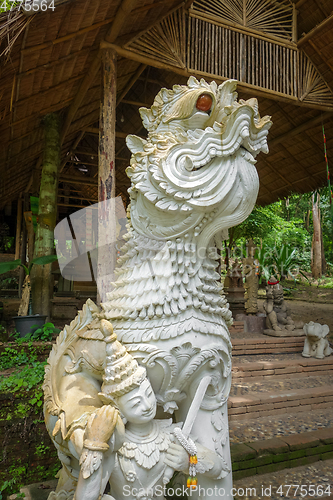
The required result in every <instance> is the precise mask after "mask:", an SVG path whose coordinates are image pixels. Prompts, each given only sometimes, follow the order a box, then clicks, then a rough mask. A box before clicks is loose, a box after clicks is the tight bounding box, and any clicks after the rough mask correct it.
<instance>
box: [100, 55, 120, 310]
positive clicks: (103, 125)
mask: <svg viewBox="0 0 333 500" xmlns="http://www.w3.org/2000/svg"><path fill="white" fill-rule="evenodd" d="M116 63H117V54H116V53H115V52H114V51H113V50H111V49H102V101H101V108H100V120H99V127H100V132H99V149H98V201H99V205H98V265H97V279H96V281H97V302H98V303H101V302H105V301H106V294H107V292H110V291H111V283H112V282H113V281H114V268H115V263H116V246H115V243H116V241H115V240H116V213H115V203H114V202H115V194H116V182H115V180H116V175H115V137H116V132H115V129H116V77H117V68H116ZM111 199H113V203H111V202H108V201H107V200H111ZM112 237H113V238H112ZM112 239H114V244H113V245H112V244H110V242H111V240H112Z"/></svg>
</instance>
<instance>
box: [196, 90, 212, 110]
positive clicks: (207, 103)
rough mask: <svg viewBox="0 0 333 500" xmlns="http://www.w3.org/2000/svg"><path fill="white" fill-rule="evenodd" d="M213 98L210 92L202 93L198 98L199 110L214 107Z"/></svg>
mask: <svg viewBox="0 0 333 500" xmlns="http://www.w3.org/2000/svg"><path fill="white" fill-rule="evenodd" d="M212 104H213V99H212V98H211V96H210V95H209V94H201V96H200V97H199V98H198V100H197V104H196V108H197V109H199V111H209V110H210V108H211V107H212Z"/></svg>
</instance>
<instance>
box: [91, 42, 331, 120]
mask: <svg viewBox="0 0 333 500" xmlns="http://www.w3.org/2000/svg"><path fill="white" fill-rule="evenodd" d="M107 47H109V48H110V49H114V50H115V51H116V52H117V53H118V54H119V55H121V56H123V57H126V58H127V59H131V60H132V61H138V62H142V63H144V64H147V66H152V67H154V68H160V69H164V70H167V71H169V72H170V71H172V72H173V73H176V74H178V75H182V76H186V77H190V76H191V75H195V76H196V77H197V78H200V77H203V78H207V79H208V80H215V81H216V82H224V81H226V80H228V79H229V78H227V77H223V76H220V75H214V74H212V73H205V72H204V71H197V70H196V71H194V70H191V71H189V70H187V69H182V68H179V67H177V66H171V65H169V64H166V63H163V62H162V61H158V60H157V59H156V60H155V59H152V58H150V57H146V56H143V55H141V54H137V53H136V52H132V51H131V50H128V49H124V48H123V47H119V46H118V45H115V44H113V43H112V44H111V43H108V42H105V41H104V42H101V48H107ZM237 88H238V90H242V91H243V92H245V93H246V94H249V95H255V96H256V97H263V98H265V99H272V100H275V101H280V102H285V103H289V104H290V103H291V102H292V103H293V104H295V105H296V106H300V107H305V108H310V109H319V110H320V111H327V110H328V109H332V111H333V106H327V105H319V104H312V103H308V102H301V101H299V99H298V98H297V97H294V96H288V95H287V94H281V93H280V92H276V91H274V90H270V89H263V88H262V87H258V86H257V85H251V84H248V83H245V82H238V84H237Z"/></svg>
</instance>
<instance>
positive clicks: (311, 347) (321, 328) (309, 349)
mask: <svg viewBox="0 0 333 500" xmlns="http://www.w3.org/2000/svg"><path fill="white" fill-rule="evenodd" d="M303 330H304V332H305V334H306V338H305V342H304V349H303V352H302V356H304V357H305V358H310V357H314V358H317V359H324V358H325V356H330V355H331V354H332V352H333V349H332V348H331V347H330V344H329V342H328V339H327V335H328V334H329V331H330V329H329V326H328V325H321V324H320V323H314V322H313V321H310V323H306V324H305V325H304V326H303Z"/></svg>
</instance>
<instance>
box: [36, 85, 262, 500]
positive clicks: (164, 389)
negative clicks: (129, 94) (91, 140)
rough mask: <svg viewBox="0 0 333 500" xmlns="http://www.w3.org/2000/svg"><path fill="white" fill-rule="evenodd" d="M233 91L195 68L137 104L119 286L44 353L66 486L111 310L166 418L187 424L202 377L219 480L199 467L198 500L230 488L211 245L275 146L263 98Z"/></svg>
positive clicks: (225, 376) (224, 353)
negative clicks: (138, 127) (145, 104)
mask: <svg viewBox="0 0 333 500" xmlns="http://www.w3.org/2000/svg"><path fill="white" fill-rule="evenodd" d="M235 89H236V81H232V80H229V81H226V82H224V83H223V84H222V85H220V86H218V85H217V84H216V83H215V82H212V83H207V82H205V81H204V80H201V81H200V82H198V81H197V80H196V79H195V78H194V77H190V78H189V80H188V82H187V85H182V86H180V85H175V86H174V87H173V88H172V89H171V90H167V89H162V90H161V91H160V92H159V93H158V94H157V96H156V98H155V101H154V104H153V105H152V107H151V109H146V108H141V109H140V113H141V117H142V120H143V124H144V126H145V128H146V129H147V130H148V137H147V140H144V139H142V138H140V137H136V136H128V138H127V145H128V147H129V149H130V150H131V152H132V153H133V154H132V158H131V164H130V167H128V169H127V173H128V176H129V177H130V179H131V188H130V190H129V192H130V196H131V205H130V223H129V224H128V228H127V229H128V233H127V235H126V236H125V239H126V243H125V245H124V246H123V248H122V255H121V256H120V257H119V259H118V261H117V267H116V270H115V273H116V275H117V280H116V282H115V283H114V284H113V285H114V289H113V290H112V291H111V292H110V293H109V294H108V297H107V301H106V302H105V303H103V304H102V308H103V311H102V312H101V311H98V310H96V306H94V305H93V304H92V303H91V302H87V304H86V306H85V309H84V311H83V313H80V314H79V315H78V317H77V318H76V320H75V321H74V322H72V324H71V326H70V328H69V329H65V331H64V332H62V334H61V336H60V338H59V340H58V344H57V347H56V348H55V350H54V352H53V353H51V355H50V360H49V367H48V370H49V373H48V378H47V380H48V381H47V382H46V383H45V393H46V411H45V418H46V423H47V426H48V428H49V430H50V432H51V433H53V436H54V440H55V443H56V446H57V448H58V450H59V456H60V457H61V460H62V463H63V464H64V468H63V471H65V472H63V473H62V474H63V477H62V478H61V482H62V483H63V484H64V485H65V484H66V482H67V485H70V481H72V482H73V481H74V482H75V477H74V476H75V474H76V473H77V471H78V470H79V464H78V459H77V458H76V461H75V460H74V458H73V457H74V452H73V450H72V453H71V449H72V447H73V446H74V447H75V441H77V438H76V437H75V435H76V434H79V433H78V432H76V429H78V428H80V429H81V431H82V432H84V430H85V428H86V426H87V422H88V420H89V416H90V414H91V413H92V412H94V411H96V409H97V408H99V407H100V406H102V403H101V400H100V396H99V395H98V394H99V392H100V390H101V383H102V379H103V367H104V366H105V342H104V336H103V334H102V332H101V329H103V328H104V327H105V326H104V327H103V325H102V322H101V319H103V318H104V319H107V320H110V321H111V322H112V325H113V328H114V330H115V333H116V334H117V338H118V340H119V341H120V342H121V343H122V344H124V345H126V348H127V351H128V352H129V353H130V354H131V355H132V356H133V357H134V358H135V359H136V360H137V361H138V363H139V365H141V366H144V367H145V368H146V369H147V376H148V379H149V381H150V383H151V385H152V387H153V390H154V393H155V395H156V400H157V404H158V412H159V413H158V415H159V416H161V417H162V418H166V416H167V415H170V414H174V417H175V421H176V422H186V418H187V415H188V411H189V408H190V405H191V402H192V399H193V398H195V395H196V394H198V391H199V392H200V391H201V389H202V387H203V386H201V385H200V384H201V382H202V380H206V381H207V387H206V389H207V390H206V389H205V390H204V391H203V394H202V400H201V401H200V405H199V406H200V408H199V409H198V411H197V415H196V419H195V421H194V422H193V428H192V432H193V434H194V435H196V436H197V438H198V442H197V444H196V445H197V446H199V445H201V446H203V447H205V448H208V449H209V450H211V454H212V456H215V455H217V456H218V457H219V460H220V463H221V464H222V466H221V467H220V472H219V474H218V475H217V476H214V479H212V478H211V477H208V475H207V474H208V473H205V474H199V475H198V482H199V485H200V486H201V487H202V488H204V489H205V490H206V491H208V488H212V489H213V493H211V492H210V493H209V494H207V495H205V494H204V493H202V494H201V497H200V498H201V499H202V500H205V499H206V498H208V497H209V498H210V500H220V499H221V498H231V497H232V495H231V492H230V490H231V488H232V475H231V460H230V450H229V432H228V415H227V398H228V395H229V391H230V386H231V342H230V336H229V331H228V326H230V324H231V322H232V319H231V312H230V310H229V308H228V304H227V301H226V298H225V297H224V294H223V291H222V289H221V285H220V284H219V283H218V281H217V280H219V279H220V276H219V275H218V273H216V272H215V268H216V267H217V262H216V260H215V259H213V258H211V256H210V254H209V252H207V249H209V248H210V247H213V246H214V241H215V242H216V241H217V240H221V239H222V237H219V235H221V234H223V233H224V232H225V231H226V230H227V228H229V227H231V226H234V225H237V224H240V223H241V222H242V221H244V220H245V219H246V218H247V217H248V215H249V214H250V213H251V211H252V209H253V207H254V204H255V201H256V198H257V194H258V189H259V178H258V174H257V171H256V168H255V163H256V160H255V157H256V156H257V155H258V154H259V153H260V151H264V152H266V153H267V152H268V147H267V135H268V130H269V128H270V126H271V121H270V117H268V116H266V117H264V118H261V117H260V115H259V112H258V103H257V100H256V99H249V100H248V101H244V100H240V101H237V94H236V92H235ZM66 328H67V327H66ZM103 353H104V354H103ZM199 389H200V390H199ZM154 425H155V424H154ZM156 425H159V424H156ZM184 426H185V423H184ZM161 432H162V430H161ZM163 432H164V431H163ZM81 444H82V443H81ZM66 462H67V465H66ZM214 470H215V469H214ZM169 473H170V471H169ZM166 476H168V474H166ZM76 479H77V478H76ZM165 479H166V478H165ZM58 488H59V487H58ZM64 489H65V488H64ZM222 489H223V490H224V492H225V493H223V492H222V491H223V490H222ZM116 500H118V499H116Z"/></svg>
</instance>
